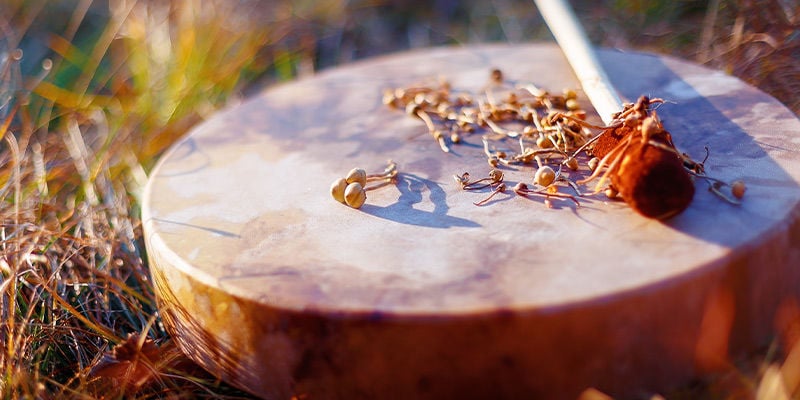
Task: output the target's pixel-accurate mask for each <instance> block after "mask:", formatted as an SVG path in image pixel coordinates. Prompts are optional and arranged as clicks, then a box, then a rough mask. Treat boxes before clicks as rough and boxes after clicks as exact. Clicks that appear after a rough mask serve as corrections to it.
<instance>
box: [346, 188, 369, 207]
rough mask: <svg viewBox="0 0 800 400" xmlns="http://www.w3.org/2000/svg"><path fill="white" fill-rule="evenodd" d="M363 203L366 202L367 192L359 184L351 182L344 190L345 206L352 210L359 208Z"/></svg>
mask: <svg viewBox="0 0 800 400" xmlns="http://www.w3.org/2000/svg"><path fill="white" fill-rule="evenodd" d="M365 201H367V192H366V191H365V190H364V187H363V186H361V184H360V183H358V182H353V183H351V184H349V185H347V188H345V190H344V202H345V204H347V205H348V206H350V207H353V208H361V206H362V205H364V202H365Z"/></svg>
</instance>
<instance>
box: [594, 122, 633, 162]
mask: <svg viewBox="0 0 800 400" xmlns="http://www.w3.org/2000/svg"><path fill="white" fill-rule="evenodd" d="M631 132H633V129H631V128H630V127H628V126H624V125H621V126H618V127H615V128H607V129H605V130H604V131H603V132H601V133H600V135H599V137H598V138H597V141H596V142H594V145H593V146H592V155H593V156H595V157H597V158H600V159H602V158H603V157H605V156H606V154H608V153H609V152H611V150H613V149H614V148H615V147H617V145H618V144H620V143H621V142H622V140H623V139H625V137H626V136H628V135H629V134H631Z"/></svg>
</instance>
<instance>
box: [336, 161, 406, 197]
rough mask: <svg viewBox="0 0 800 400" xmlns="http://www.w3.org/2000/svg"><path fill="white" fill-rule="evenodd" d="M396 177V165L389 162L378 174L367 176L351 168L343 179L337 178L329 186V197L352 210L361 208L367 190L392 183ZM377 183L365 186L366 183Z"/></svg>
mask: <svg viewBox="0 0 800 400" xmlns="http://www.w3.org/2000/svg"><path fill="white" fill-rule="evenodd" d="M396 177H397V164H395V163H394V162H393V161H391V160H389V162H388V164H387V166H386V168H385V169H384V170H383V172H381V173H379V174H372V175H367V172H366V171H365V170H364V169H362V168H353V169H351V170H350V172H348V173H347V175H346V176H345V177H344V178H339V179H336V180H335V181H333V183H332V184H331V188H330V192H331V197H333V198H334V199H335V200H336V201H338V202H340V203H342V204H346V205H348V206H350V207H352V208H361V206H363V205H364V203H365V202H366V201H367V190H373V189H377V188H379V187H382V186H384V185H386V184H389V183H392V182H394V181H395V178H396ZM376 181H377V182H379V183H378V184H376V185H373V186H370V187H368V186H367V182H376Z"/></svg>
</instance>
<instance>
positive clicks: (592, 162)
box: [588, 157, 600, 172]
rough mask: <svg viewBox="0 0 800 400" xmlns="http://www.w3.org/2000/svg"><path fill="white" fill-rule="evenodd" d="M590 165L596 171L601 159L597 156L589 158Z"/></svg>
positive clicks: (590, 168) (591, 169)
mask: <svg viewBox="0 0 800 400" xmlns="http://www.w3.org/2000/svg"><path fill="white" fill-rule="evenodd" d="M588 165H589V170H590V171H592V172H594V170H596V169H597V167H598V166H599V165H600V159H599V158H597V157H592V159H591V160H589V162H588Z"/></svg>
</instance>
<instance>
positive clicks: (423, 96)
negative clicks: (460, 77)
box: [383, 69, 592, 167]
mask: <svg viewBox="0 0 800 400" xmlns="http://www.w3.org/2000/svg"><path fill="white" fill-rule="evenodd" d="M383 102H384V104H386V105H387V106H389V107H391V108H395V109H401V110H405V112H406V113H407V114H408V115H410V116H412V117H415V118H419V119H420V120H422V121H423V122H424V123H425V126H426V127H427V130H428V133H429V134H430V135H431V136H432V137H433V138H434V139H435V140H436V141H437V143H438V144H439V146H440V148H441V149H442V151H443V152H450V146H452V145H457V144H460V143H462V142H463V140H464V137H465V136H467V135H472V134H476V133H477V134H483V138H482V140H483V142H484V152H485V154H486V159H487V162H488V163H489V164H490V165H491V166H492V167H498V166H501V165H510V164H530V163H532V161H533V157H534V156H535V155H537V154H549V155H553V156H558V157H563V158H565V159H566V157H565V154H566V152H569V151H571V150H574V149H576V148H578V147H579V146H581V145H583V144H584V143H586V141H587V139H588V138H589V137H591V136H592V133H591V131H589V130H588V129H585V128H584V127H583V126H582V125H581V124H580V123H579V122H578V121H581V120H584V119H585V118H586V112H585V111H584V110H583V109H581V106H580V103H579V101H578V100H577V93H576V92H575V91H574V90H571V89H567V90H564V92H563V93H561V94H553V93H549V92H547V91H545V90H542V89H539V88H537V87H536V86H534V85H533V84H530V83H518V84H511V83H509V82H507V81H506V80H505V77H504V74H503V73H502V72H501V71H500V70H498V69H494V70H492V71H491V72H490V74H489V79H488V81H487V83H486V85H485V87H484V90H483V93H481V94H479V95H476V94H472V93H466V92H458V93H457V92H454V91H453V90H452V89H451V85H450V83H449V82H446V81H440V82H438V83H436V84H432V85H415V86H411V87H406V88H395V89H387V90H385V91H384V95H383ZM505 141H514V142H515V143H514V147H519V151H518V152H517V151H500V150H496V148H497V147H499V146H504V145H505V144H504V142H505Z"/></svg>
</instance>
